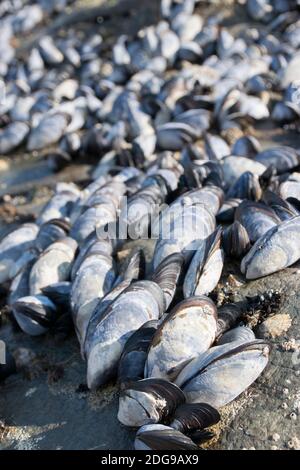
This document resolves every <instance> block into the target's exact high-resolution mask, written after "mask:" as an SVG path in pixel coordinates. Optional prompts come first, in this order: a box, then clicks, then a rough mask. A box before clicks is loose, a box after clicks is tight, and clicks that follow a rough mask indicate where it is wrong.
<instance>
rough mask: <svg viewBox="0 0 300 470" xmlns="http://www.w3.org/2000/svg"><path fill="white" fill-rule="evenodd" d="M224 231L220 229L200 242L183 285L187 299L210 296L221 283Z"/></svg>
mask: <svg viewBox="0 0 300 470" xmlns="http://www.w3.org/2000/svg"><path fill="white" fill-rule="evenodd" d="M221 232H222V229H221V228H218V229H217V230H216V231H215V232H213V233H212V234H211V235H209V236H208V237H207V238H206V239H204V240H201V241H200V242H199V246H198V249H197V251H196V253H195V254H194V256H193V258H192V261H191V263H190V265H189V268H188V270H187V273H186V275H185V279H184V283H183V294H184V297H185V298H189V297H191V296H192V295H208V294H209V293H210V292H211V291H213V290H214V288H215V287H216V285H217V284H218V282H219V279H220V277H221V273H222V269H223V251H222V249H220V242H221Z"/></svg>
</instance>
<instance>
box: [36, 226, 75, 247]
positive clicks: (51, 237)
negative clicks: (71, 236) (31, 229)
mask: <svg viewBox="0 0 300 470" xmlns="http://www.w3.org/2000/svg"><path fill="white" fill-rule="evenodd" d="M69 229H70V224H69V223H68V222H67V221H66V220H65V219H52V220H49V221H48V222H45V223H44V224H42V225H41V227H40V230H39V232H38V234H37V237H36V240H35V246H36V248H37V250H39V251H40V252H43V251H44V250H45V249H46V248H48V246H49V245H51V243H54V242H55V241H57V240H59V239H60V238H64V237H65V236H66V235H67V234H68V232H69Z"/></svg>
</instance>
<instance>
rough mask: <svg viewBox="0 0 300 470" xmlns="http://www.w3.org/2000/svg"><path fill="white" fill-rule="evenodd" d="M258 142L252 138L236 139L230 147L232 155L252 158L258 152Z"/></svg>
mask: <svg viewBox="0 0 300 470" xmlns="http://www.w3.org/2000/svg"><path fill="white" fill-rule="evenodd" d="M260 150H261V147H260V143H259V142H258V140H257V139H256V138H255V137H253V136H243V137H240V138H239V139H237V140H236V141H235V143H234V145H233V147H232V154H233V155H239V156H240V157H247V158H254V157H255V155H256V154H257V153H258V152H260Z"/></svg>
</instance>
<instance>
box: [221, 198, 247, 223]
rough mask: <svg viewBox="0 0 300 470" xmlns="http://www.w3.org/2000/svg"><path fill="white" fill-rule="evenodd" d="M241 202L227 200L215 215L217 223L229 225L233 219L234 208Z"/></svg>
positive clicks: (238, 200)
mask: <svg viewBox="0 0 300 470" xmlns="http://www.w3.org/2000/svg"><path fill="white" fill-rule="evenodd" d="M241 202H242V200H241V199H227V200H226V201H224V204H223V205H222V207H221V208H220V210H219V212H218V213H217V221H218V222H221V223H224V222H225V223H230V222H232V221H233V219H234V214H235V210H236V208H237V207H238V206H239V205H240V203H241Z"/></svg>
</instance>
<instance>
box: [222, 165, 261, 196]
mask: <svg viewBox="0 0 300 470" xmlns="http://www.w3.org/2000/svg"><path fill="white" fill-rule="evenodd" d="M261 195H262V190H261V187H260V183H259V178H258V176H257V175H254V174H253V173H251V172H250V171H246V172H245V173H243V174H242V175H241V176H240V177H239V178H238V180H237V181H236V182H235V183H234V184H233V185H232V186H231V188H230V189H229V191H228V192H227V197H228V198H230V199H250V200H253V201H258V200H259V199H260V198H261Z"/></svg>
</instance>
